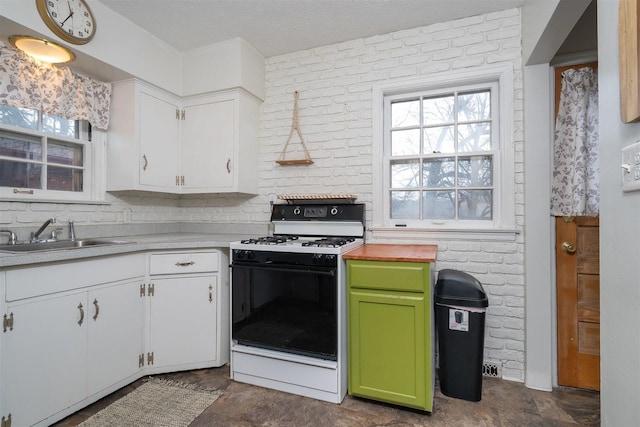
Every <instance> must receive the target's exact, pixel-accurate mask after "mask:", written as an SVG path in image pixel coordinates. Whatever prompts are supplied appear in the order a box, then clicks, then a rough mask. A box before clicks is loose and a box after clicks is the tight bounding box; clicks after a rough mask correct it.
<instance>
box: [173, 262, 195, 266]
mask: <svg viewBox="0 0 640 427" xmlns="http://www.w3.org/2000/svg"><path fill="white" fill-rule="evenodd" d="M192 265H195V262H193V261H189V262H176V267H190V266H192Z"/></svg>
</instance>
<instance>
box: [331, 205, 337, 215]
mask: <svg viewBox="0 0 640 427" xmlns="http://www.w3.org/2000/svg"><path fill="white" fill-rule="evenodd" d="M337 213H338V207H337V206H334V207H332V208H331V215H335V214H337Z"/></svg>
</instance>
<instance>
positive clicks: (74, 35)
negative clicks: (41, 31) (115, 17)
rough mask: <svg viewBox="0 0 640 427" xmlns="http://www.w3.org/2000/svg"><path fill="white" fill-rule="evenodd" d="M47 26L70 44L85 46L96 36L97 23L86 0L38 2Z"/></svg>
mask: <svg viewBox="0 0 640 427" xmlns="http://www.w3.org/2000/svg"><path fill="white" fill-rule="evenodd" d="M36 5H37V7H38V12H39V13H40V16H41V17H42V19H43V20H44V22H45V24H47V26H48V27H49V28H50V29H51V31H53V32H54V33H56V34H57V35H58V36H59V37H60V38H61V39H63V40H66V41H68V42H69V43H75V44H85V43H87V42H88V41H89V40H91V38H92V37H93V35H94V34H95V31H96V22H95V19H94V18H93V14H92V13H91V10H90V9H89V6H87V4H86V3H85V1H84V0H36Z"/></svg>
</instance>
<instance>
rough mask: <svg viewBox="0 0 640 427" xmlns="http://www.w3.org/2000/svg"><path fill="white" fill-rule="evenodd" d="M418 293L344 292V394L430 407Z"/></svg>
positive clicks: (423, 319) (423, 308)
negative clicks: (346, 375)
mask: <svg viewBox="0 0 640 427" xmlns="http://www.w3.org/2000/svg"><path fill="white" fill-rule="evenodd" d="M427 326H428V321H427V307H426V306H425V298H424V295H423V294H418V293H399V292H376V291H367V290H353V289H352V290H350V291H349V393H350V394H353V395H357V396H362V397H369V398H373V399H377V400H381V401H385V402H389V403H395V404H400V405H405V406H410V407H414V408H419V409H423V410H431V401H432V397H431V379H430V371H431V368H430V366H429V365H428V363H430V362H429V361H430V356H429V354H428V351H429V345H430V344H429V342H430V338H429V336H428V334H429V329H428V328H427Z"/></svg>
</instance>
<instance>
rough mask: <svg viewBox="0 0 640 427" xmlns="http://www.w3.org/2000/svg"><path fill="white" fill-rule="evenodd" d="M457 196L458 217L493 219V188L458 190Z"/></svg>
mask: <svg viewBox="0 0 640 427" xmlns="http://www.w3.org/2000/svg"><path fill="white" fill-rule="evenodd" d="M458 197H459V199H460V200H459V201H458V217H459V218H460V219H481V220H482V219H484V220H491V219H493V190H460V191H459V192H458Z"/></svg>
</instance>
